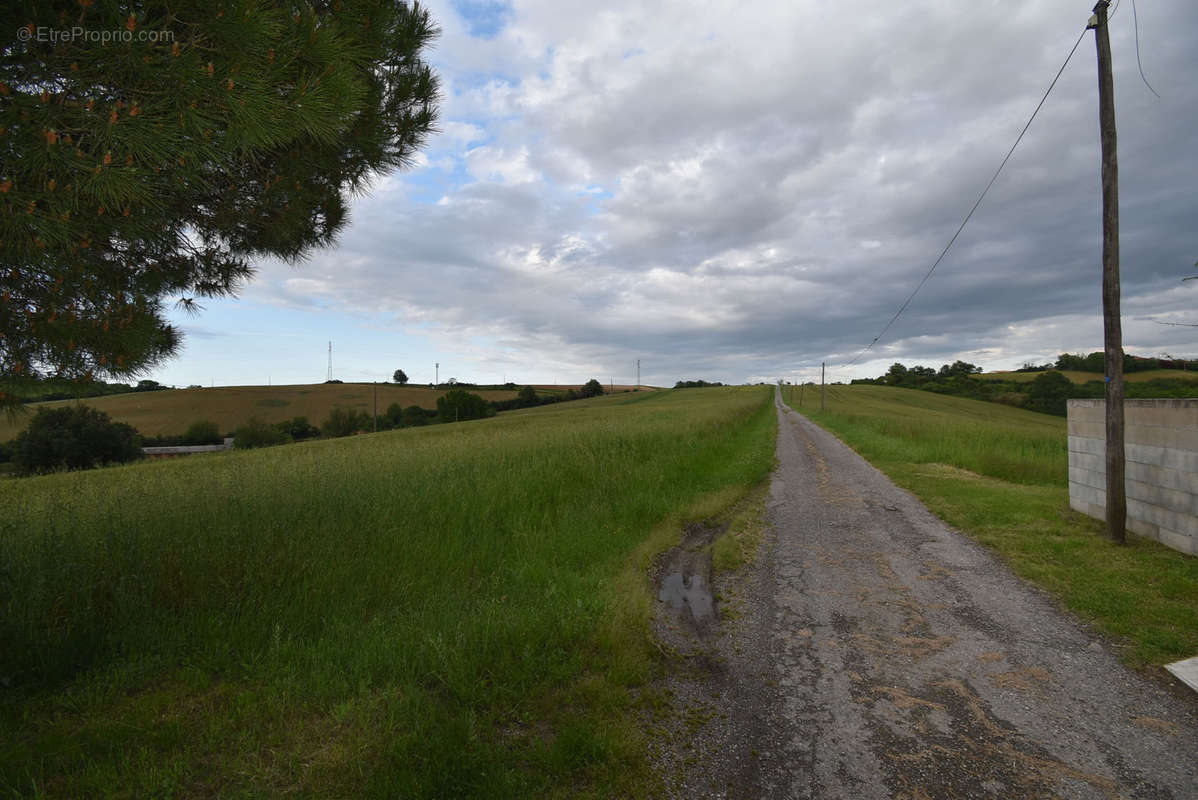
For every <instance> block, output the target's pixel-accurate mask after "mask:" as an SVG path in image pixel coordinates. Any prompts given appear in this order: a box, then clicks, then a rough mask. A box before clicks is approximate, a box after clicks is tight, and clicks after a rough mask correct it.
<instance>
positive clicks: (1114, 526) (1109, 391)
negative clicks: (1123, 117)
mask: <svg viewBox="0 0 1198 800" xmlns="http://www.w3.org/2000/svg"><path fill="white" fill-rule="evenodd" d="M1110 5H1111V4H1110V0H1099V3H1098V5H1096V6H1094V16H1093V17H1092V18H1091V19H1090V27H1091V28H1093V29H1094V43H1095V45H1097V48H1098V121H1099V125H1100V127H1101V130H1102V328H1103V344H1104V348H1105V353H1106V529H1107V536H1109V537H1110V538H1111V539H1112V540H1114V541H1116V542H1118V543H1120V544H1123V543H1124V542H1125V541H1126V540H1127V530H1126V527H1127V487H1126V484H1125V483H1124V470H1125V467H1126V462H1125V460H1124V452H1123V325H1122V322H1121V319H1120V310H1119V296H1120V289H1119V158H1118V151H1119V148H1118V140H1117V138H1116V136H1115V79H1114V77H1113V75H1112V71H1111V38H1110V32H1109V30H1108V27H1107V11H1108V10H1109V8H1110Z"/></svg>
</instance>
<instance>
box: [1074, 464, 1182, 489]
mask: <svg viewBox="0 0 1198 800" xmlns="http://www.w3.org/2000/svg"><path fill="white" fill-rule="evenodd" d="M1072 463H1073V461H1072V459H1071V460H1070V464H1072ZM1102 466H1103V470H1104V471H1105V469H1106V464H1105V463H1104V464H1103V465H1102ZM1127 477H1128V478H1130V479H1131V480H1136V481H1140V482H1142V483H1151V484H1153V485H1154V486H1163V487H1164V488H1166V489H1173V490H1175V491H1178V492H1187V493H1189V494H1198V474H1195V473H1193V472H1182V471H1181V470H1176V469H1166V468H1165V467H1158V466H1154V465H1152V464H1141V463H1139V462H1138V461H1128V462H1127Z"/></svg>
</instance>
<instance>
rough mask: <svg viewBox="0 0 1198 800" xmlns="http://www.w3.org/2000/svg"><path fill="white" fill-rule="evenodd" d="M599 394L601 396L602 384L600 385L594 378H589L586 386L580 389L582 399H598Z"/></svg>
mask: <svg viewBox="0 0 1198 800" xmlns="http://www.w3.org/2000/svg"><path fill="white" fill-rule="evenodd" d="M601 394H603V384H601V383H600V382H599V381H598V380H596V379H595V378H591V379H590V380H589V381H587V382H586V385H585V386H583V387H582V396H583V397H598V396H599V395H601Z"/></svg>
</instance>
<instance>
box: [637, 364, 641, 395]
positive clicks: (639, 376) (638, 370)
mask: <svg viewBox="0 0 1198 800" xmlns="http://www.w3.org/2000/svg"><path fill="white" fill-rule="evenodd" d="M636 390H637V391H638V392H639V391H640V390H641V360H640V359H639V358H638V359H637V360H636Z"/></svg>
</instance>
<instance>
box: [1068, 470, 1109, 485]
mask: <svg viewBox="0 0 1198 800" xmlns="http://www.w3.org/2000/svg"><path fill="white" fill-rule="evenodd" d="M1069 481H1070V483H1076V484H1079V485H1081V486H1089V487H1090V488H1092V489H1105V488H1106V474H1105V473H1099V472H1095V471H1094V470H1089V469H1077V468H1076V467H1070V468H1069Z"/></svg>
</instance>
